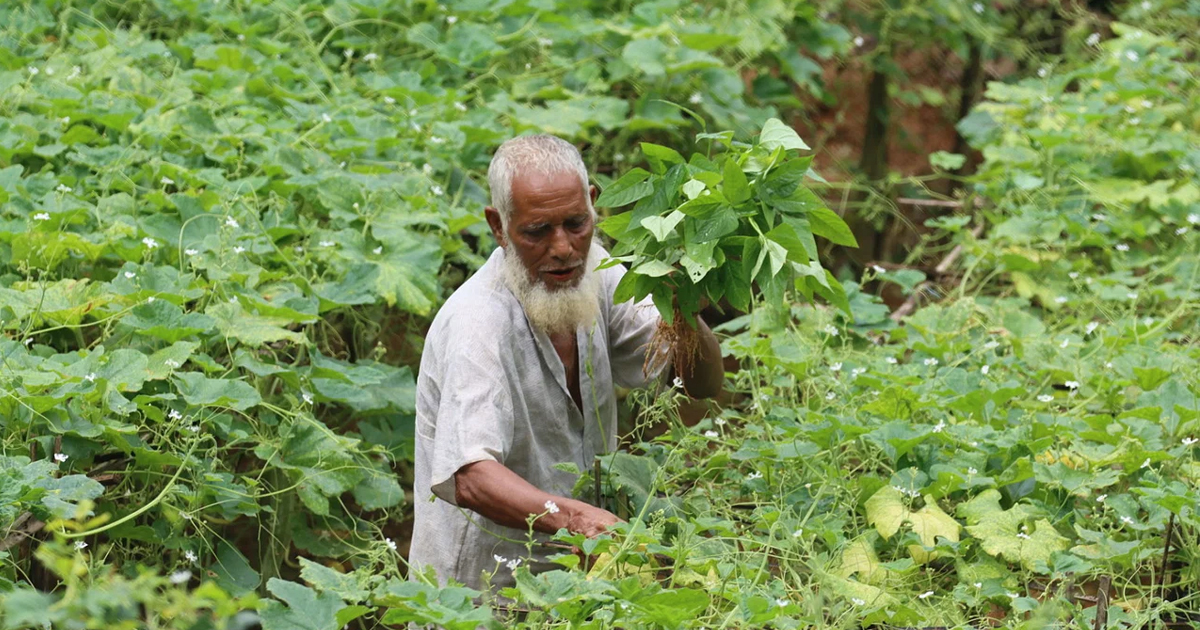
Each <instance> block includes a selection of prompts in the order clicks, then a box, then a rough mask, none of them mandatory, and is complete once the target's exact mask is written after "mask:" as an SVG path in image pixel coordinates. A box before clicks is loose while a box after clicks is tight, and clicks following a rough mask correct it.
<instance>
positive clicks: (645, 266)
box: [633, 259, 676, 278]
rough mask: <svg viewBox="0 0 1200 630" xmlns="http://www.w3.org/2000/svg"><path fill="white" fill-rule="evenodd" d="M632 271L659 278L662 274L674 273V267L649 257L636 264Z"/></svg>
mask: <svg viewBox="0 0 1200 630" xmlns="http://www.w3.org/2000/svg"><path fill="white" fill-rule="evenodd" d="M633 271H635V272H636V273H638V274H641V275H643V276H649V277H651V278H660V277H662V276H665V275H668V274H671V273H674V272H675V271H676V269H675V268H674V267H672V266H671V265H668V264H667V263H665V262H663V261H661V260H653V259H651V260H647V261H645V262H643V263H642V264H640V265H638V266H637V267H635V268H634V269H633Z"/></svg>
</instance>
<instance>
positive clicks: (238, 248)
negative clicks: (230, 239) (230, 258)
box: [233, 245, 246, 254]
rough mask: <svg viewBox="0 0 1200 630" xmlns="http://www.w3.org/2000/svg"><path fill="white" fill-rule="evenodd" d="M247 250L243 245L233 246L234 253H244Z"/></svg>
mask: <svg viewBox="0 0 1200 630" xmlns="http://www.w3.org/2000/svg"><path fill="white" fill-rule="evenodd" d="M245 251H246V248H245V247H242V246H241V245H235V246H234V248H233V253H235V254H242V253H245Z"/></svg>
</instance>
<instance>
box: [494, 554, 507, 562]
mask: <svg viewBox="0 0 1200 630" xmlns="http://www.w3.org/2000/svg"><path fill="white" fill-rule="evenodd" d="M492 558H495V560H496V562H497V563H498V564H504V563H505V562H508V558H505V557H504V556H501V555H498V554H492Z"/></svg>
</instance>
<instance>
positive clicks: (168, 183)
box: [158, 175, 175, 186]
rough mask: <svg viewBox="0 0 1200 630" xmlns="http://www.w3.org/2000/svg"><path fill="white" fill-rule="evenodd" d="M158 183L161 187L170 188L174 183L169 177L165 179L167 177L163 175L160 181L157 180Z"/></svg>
mask: <svg viewBox="0 0 1200 630" xmlns="http://www.w3.org/2000/svg"><path fill="white" fill-rule="evenodd" d="M158 182H159V183H160V184H162V185H163V186H170V185H171V184H174V183H175V180H173V179H171V178H170V177H167V176H165V175H164V176H163V178H162V179H160V180H158Z"/></svg>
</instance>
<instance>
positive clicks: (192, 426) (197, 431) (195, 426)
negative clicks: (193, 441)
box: [187, 424, 200, 433]
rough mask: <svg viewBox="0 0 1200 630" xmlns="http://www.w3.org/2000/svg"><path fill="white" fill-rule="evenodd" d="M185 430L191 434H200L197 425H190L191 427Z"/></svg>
mask: <svg viewBox="0 0 1200 630" xmlns="http://www.w3.org/2000/svg"><path fill="white" fill-rule="evenodd" d="M187 430H188V431H191V432H192V433H199V432H200V425H198V424H192V425H188V427H187Z"/></svg>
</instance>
